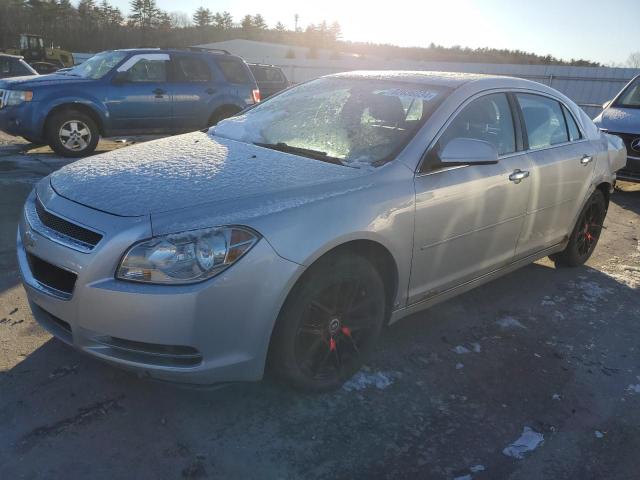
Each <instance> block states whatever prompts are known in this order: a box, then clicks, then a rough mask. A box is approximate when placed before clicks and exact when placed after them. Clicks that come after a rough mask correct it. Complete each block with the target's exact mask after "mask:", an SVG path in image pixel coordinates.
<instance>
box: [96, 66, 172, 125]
mask: <svg viewBox="0 0 640 480" xmlns="http://www.w3.org/2000/svg"><path fill="white" fill-rule="evenodd" d="M168 63H169V55H167V54H164V53H154V54H136V55H133V56H132V57H130V58H129V59H127V60H126V61H125V62H124V63H123V64H122V65H121V66H120V67H118V69H117V72H116V74H115V76H114V78H113V79H112V83H111V84H110V85H109V87H108V89H107V102H106V103H107V108H108V110H109V117H110V119H111V129H110V133H112V134H125V133H126V134H145V133H171V131H172V127H173V122H172V105H171V103H172V102H171V91H170V90H171V89H170V84H169V82H168Z"/></svg>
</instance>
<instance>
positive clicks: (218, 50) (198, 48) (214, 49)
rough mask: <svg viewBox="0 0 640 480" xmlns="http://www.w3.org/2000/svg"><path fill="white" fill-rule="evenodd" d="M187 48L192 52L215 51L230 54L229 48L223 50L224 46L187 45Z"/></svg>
mask: <svg viewBox="0 0 640 480" xmlns="http://www.w3.org/2000/svg"><path fill="white" fill-rule="evenodd" d="M187 50H191V51H192V52H217V53H222V54H224V55H231V52H230V51H229V50H225V49H224V48H209V47H187Z"/></svg>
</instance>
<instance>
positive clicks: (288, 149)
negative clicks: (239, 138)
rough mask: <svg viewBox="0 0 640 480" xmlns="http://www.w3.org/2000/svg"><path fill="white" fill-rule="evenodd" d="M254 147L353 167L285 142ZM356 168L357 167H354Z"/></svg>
mask: <svg viewBox="0 0 640 480" xmlns="http://www.w3.org/2000/svg"><path fill="white" fill-rule="evenodd" d="M254 145H257V146H258V147H264V148H270V149H271V150H277V151H279V152H285V153H294V154H298V155H301V156H303V157H307V158H313V159H314V160H322V161H323V162H327V163H333V164H335V165H342V166H343V167H351V165H347V164H345V163H344V162H343V161H342V160H340V159H339V158H337V157H331V156H329V155H327V152H321V151H320V150H313V149H311V148H303V147H294V146H292V145H288V144H286V143H284V142H278V143H262V142H254ZM354 168H356V167H354Z"/></svg>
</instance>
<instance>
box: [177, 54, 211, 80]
mask: <svg viewBox="0 0 640 480" xmlns="http://www.w3.org/2000/svg"><path fill="white" fill-rule="evenodd" d="M173 71H174V77H175V78H174V80H175V81H176V82H188V83H206V82H210V81H211V70H210V69H209V65H208V64H207V62H205V61H204V60H203V59H201V58H198V57H194V56H175V57H173Z"/></svg>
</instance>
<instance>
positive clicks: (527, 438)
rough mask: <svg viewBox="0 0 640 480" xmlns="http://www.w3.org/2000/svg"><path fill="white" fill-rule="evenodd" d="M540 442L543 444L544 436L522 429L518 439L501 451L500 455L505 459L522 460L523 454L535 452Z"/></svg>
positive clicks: (525, 428)
mask: <svg viewBox="0 0 640 480" xmlns="http://www.w3.org/2000/svg"><path fill="white" fill-rule="evenodd" d="M542 442H544V435H542V434H541V433H538V432H536V431H534V430H532V429H531V428H529V427H524V428H523V429H522V435H520V438H518V439H517V440H516V441H515V442H513V443H512V444H511V445H509V446H508V447H506V448H505V449H504V450H502V453H503V454H505V455H506V456H507V457H513V458H517V459H519V460H520V459H523V458H524V455H525V453H528V452H531V451H533V450H535V449H536V448H538V446H539V445H540V444H541V443H542Z"/></svg>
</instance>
